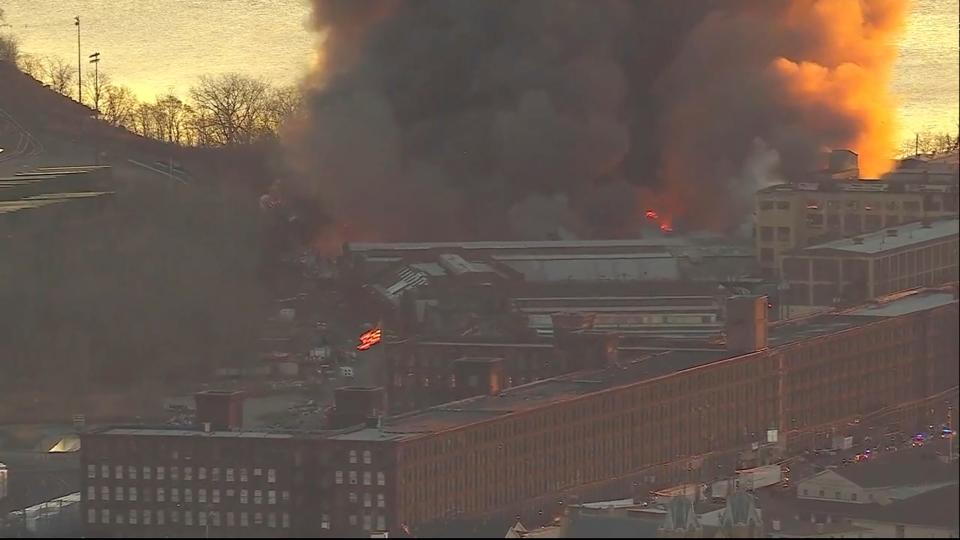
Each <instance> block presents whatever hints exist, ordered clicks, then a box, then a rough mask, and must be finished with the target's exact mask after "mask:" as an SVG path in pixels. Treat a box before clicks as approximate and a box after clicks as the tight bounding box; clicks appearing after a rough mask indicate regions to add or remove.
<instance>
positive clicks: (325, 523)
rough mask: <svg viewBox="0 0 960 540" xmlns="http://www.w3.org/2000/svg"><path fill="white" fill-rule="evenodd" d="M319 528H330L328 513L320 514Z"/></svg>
mask: <svg viewBox="0 0 960 540" xmlns="http://www.w3.org/2000/svg"><path fill="white" fill-rule="evenodd" d="M320 528H321V529H327V530H330V514H320Z"/></svg>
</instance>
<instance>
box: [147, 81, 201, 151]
mask: <svg viewBox="0 0 960 540" xmlns="http://www.w3.org/2000/svg"><path fill="white" fill-rule="evenodd" d="M151 113H152V115H153V126H154V130H155V133H154V137H155V138H157V139H160V140H161V141H166V142H171V143H174V144H184V145H185V144H190V143H191V142H192V140H193V137H192V136H191V134H190V133H189V131H190V130H189V127H190V126H192V123H191V122H190V117H191V116H192V114H193V110H192V109H191V108H190V106H189V105H187V104H185V103H184V102H183V101H181V100H180V98H178V97H177V96H175V95H173V94H167V95H165V96H160V97H158V98H157V102H156V103H155V104H154V105H153V106H152V107H151Z"/></svg>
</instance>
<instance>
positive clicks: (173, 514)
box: [170, 510, 180, 523]
mask: <svg viewBox="0 0 960 540" xmlns="http://www.w3.org/2000/svg"><path fill="white" fill-rule="evenodd" d="M170 523H180V511H179V510H170Z"/></svg>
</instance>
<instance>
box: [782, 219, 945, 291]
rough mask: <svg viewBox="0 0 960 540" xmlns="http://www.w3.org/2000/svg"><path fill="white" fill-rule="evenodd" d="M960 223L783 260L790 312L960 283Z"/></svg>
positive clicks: (922, 226)
mask: <svg viewBox="0 0 960 540" xmlns="http://www.w3.org/2000/svg"><path fill="white" fill-rule="evenodd" d="M958 242H960V220H958V219H957V218H945V219H940V220H931V221H917V222H913V223H908V224H904V225H898V226H896V227H890V228H888V229H884V230H880V231H876V232H873V233H870V234H866V235H861V236H855V237H853V238H845V239H842V240H834V241H832V242H826V243H823V244H818V245H815V246H810V247H807V248H804V249H800V250H796V251H793V252H790V253H787V254H785V255H784V256H783V257H781V272H780V275H781V276H782V277H783V280H784V281H785V282H786V283H787V285H788V294H787V295H786V304H788V305H790V306H833V305H837V304H847V305H850V304H856V303H860V302H864V301H866V300H867V299H870V298H877V297H880V296H884V295H887V294H890V293H892V292H896V291H902V290H906V289H912V288H916V287H925V286H927V287H929V286H936V285H942V284H945V283H952V282H955V281H957V280H958V278H960V262H958V257H960V251H958V247H960V243H958Z"/></svg>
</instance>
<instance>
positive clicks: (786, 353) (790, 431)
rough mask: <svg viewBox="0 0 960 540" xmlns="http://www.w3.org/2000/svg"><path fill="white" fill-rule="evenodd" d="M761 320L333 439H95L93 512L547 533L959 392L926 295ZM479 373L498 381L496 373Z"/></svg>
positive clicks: (330, 530) (332, 526)
mask: <svg viewBox="0 0 960 540" xmlns="http://www.w3.org/2000/svg"><path fill="white" fill-rule="evenodd" d="M763 304H765V302H764V300H763V299H762V298H761V299H757V298H745V299H742V300H738V301H735V302H733V303H732V304H731V308H730V309H733V310H735V311H737V314H736V316H734V317H730V318H729V319H728V320H729V321H731V322H730V323H728V327H727V329H726V342H727V347H728V349H729V350H728V351H724V350H713V349H709V350H708V349H700V350H685V351H681V350H677V351H672V352H667V353H658V354H649V355H646V356H643V357H639V358H634V359H629V360H627V359H624V358H619V357H618V356H616V355H611V356H603V355H599V356H596V357H595V362H591V363H587V364H583V365H582V366H581V367H580V368H579V369H578V370H577V371H576V372H573V373H568V374H566V375H561V376H556V377H551V378H547V379H545V380H541V381H536V382H532V383H528V384H525V385H518V386H514V387H512V388H500V387H497V386H496V385H495V384H494V383H493V381H495V380H496V379H495V378H494V377H491V378H483V377H481V376H480V375H477V381H478V384H477V386H476V387H475V388H472V389H471V391H470V393H471V394H472V397H467V398H465V399H460V400H458V401H453V402H449V403H445V404H442V405H438V406H434V407H431V408H428V409H424V410H419V411H415V412H411V413H408V414H402V415H395V416H392V417H388V418H384V419H382V420H377V421H375V422H367V423H366V424H365V425H359V426H354V427H350V428H345V429H341V430H339V431H330V432H319V433H300V434H296V433H291V434H282V433H249V432H243V431H235V432H216V433H204V432H202V431H201V432H191V431H183V432H176V433H171V432H170V430H123V429H119V430H118V429H112V430H111V429H108V430H103V431H99V432H95V433H91V434H88V435H87V436H86V437H85V440H84V444H83V452H84V456H83V463H84V472H85V473H86V475H85V476H86V479H85V484H84V494H85V499H84V504H85V505H86V506H85V508H84V515H85V516H86V517H87V519H88V527H90V531H91V532H96V533H99V534H104V535H107V536H115V535H124V536H146V535H157V534H161V535H170V536H183V535H187V534H192V535H197V534H203V533H207V532H208V531H209V534H210V535H215V536H216V535H221V534H222V535H233V536H254V535H260V536H263V535H271V536H296V535H307V534H310V535H316V536H324V535H331V536H369V535H370V534H372V533H374V532H376V531H388V532H389V533H391V534H398V533H404V532H408V531H409V532H412V533H413V534H415V535H421V536H426V535H429V534H430V533H429V531H430V527H433V526H437V524H445V523H447V524H450V523H460V522H464V521H466V520H469V519H474V518H480V517H483V516H490V515H505V516H508V517H509V519H508V521H510V520H512V521H510V522H515V516H517V515H523V516H532V517H533V518H534V519H535V518H536V517H537V516H540V517H541V518H543V519H549V517H550V516H551V515H552V514H553V513H554V512H556V511H558V509H559V508H561V507H562V504H563V502H564V500H565V499H566V498H568V497H570V496H576V495H581V494H588V493H589V494H591V495H599V496H602V497H607V498H613V497H616V496H618V495H619V496H624V495H626V496H629V495H630V494H633V493H635V491H636V490H637V486H639V485H656V484H659V485H660V486H661V487H662V486H665V485H675V482H676V481H677V480H682V481H710V480H712V479H714V478H713V476H714V475H716V474H717V464H716V463H715V462H714V461H711V459H712V457H713V456H715V455H717V454H720V453H722V451H725V450H737V449H744V448H746V449H750V448H754V447H758V446H762V445H764V444H765V443H768V442H773V441H776V442H777V444H778V445H780V446H781V447H785V448H787V449H796V448H803V447H808V446H814V445H816V444H817V442H816V440H815V438H816V436H817V435H818V434H820V433H829V432H830V428H831V426H832V425H846V424H847V423H848V422H850V421H851V420H853V419H857V418H860V417H862V416H863V415H867V414H870V413H872V412H875V411H879V410H883V409H884V408H885V407H890V406H892V405H897V404H900V403H905V402H911V401H916V400H918V399H922V398H924V397H926V396H930V395H934V394H936V393H937V392H939V391H940V389H942V388H943V387H944V385H950V384H954V385H955V381H954V382H953V383H951V382H950V381H944V380H942V379H941V377H940V376H939V374H941V373H944V370H948V369H950V368H949V367H947V366H949V365H950V364H951V363H952V364H954V365H955V364H956V358H957V354H958V351H957V350H956V340H952V341H951V340H947V339H946V337H945V336H946V335H947V334H945V332H948V331H949V330H947V329H948V328H950V327H951V326H950V325H953V326H952V328H953V329H955V328H956V325H957V301H956V298H955V297H954V295H953V294H950V293H943V292H918V293H916V294H914V295H913V296H911V297H907V298H898V299H896V300H892V301H890V302H888V303H885V304H878V305H873V306H867V307H864V308H860V309H857V310H851V311H848V312H843V313H832V314H826V315H821V316H817V317H813V318H810V319H804V320H800V321H793V322H786V323H780V324H777V325H773V326H772V327H770V329H769V334H768V333H767V321H766V320H765V319H764V317H763V314H764V313H765V312H766V311H765V310H764V309H762V306H763ZM758 306H760V307H758ZM954 331H955V330H954ZM932 341H937V344H934V343H932ZM941 341H942V342H943V343H940V342H941ZM478 360H482V359H478ZM472 365H473V368H474V369H477V370H479V371H477V373H487V374H488V375H491V374H493V375H495V374H496V373H497V372H498V369H497V368H496V366H497V362H489V361H477V362H474V363H473V364H472ZM483 370H486V371H483ZM480 381H488V382H487V383H485V384H481V383H480ZM360 390H363V392H364V393H368V392H370V391H371V390H370V389H360ZM954 390H955V389H954ZM364 403H366V402H364ZM118 467H119V469H118ZM145 467H146V468H145ZM186 467H189V468H190V472H189V475H190V476H189V480H188V479H187V477H186V475H187V472H186V470H187V469H186ZM199 467H203V468H204V473H203V474H204V477H203V478H202V479H201V478H200V476H199V474H200V472H199ZM213 468H217V475H218V477H217V479H216V480H214V479H213V474H214V473H213ZM174 470H176V473H174V472H173V471H174ZM257 470H259V471H260V473H259V475H258V474H257V473H256V472H255V471H257ZM131 471H132V473H131ZM147 471H149V472H147ZM160 471H163V472H160ZM131 474H133V478H131ZM228 474H230V475H231V476H230V478H232V480H228V477H227V475H228ZM145 475H149V476H148V477H145ZM241 475H242V476H241ZM244 479H245V480H244ZM131 488H134V489H135V491H134V493H135V495H133V497H134V499H135V500H133V501H131V500H130V499H131V491H130V490H131ZM118 489H119V492H118ZM173 489H177V490H178V491H177V495H176V497H177V498H178V499H179V505H182V506H178V503H177V502H175V501H172V500H171V497H172V496H173V495H172V491H171V490H173ZM185 489H189V490H190V497H191V501H192V502H190V503H187V502H185V497H186V494H185V492H184V490H185ZM201 489H202V490H204V491H203V500H202V501H201V500H200V498H199V497H200V496H201V495H200V491H199V490H201ZM214 489H216V490H218V492H217V495H216V497H217V499H216V500H217V501H219V502H215V500H214V494H213V490H214ZM159 490H162V491H159ZM227 490H231V491H230V492H229V494H228V492H227ZM240 490H244V491H243V492H241V491H240ZM118 493H120V495H118ZM161 493H162V494H161ZM271 493H272V495H271ZM147 494H149V495H147ZM147 497H148V498H147ZM145 511H147V512H148V514H144V512H145ZM158 511H159V512H160V514H159V515H162V516H163V517H162V518H158V513H157V512H158ZM185 512H186V513H185ZM198 512H201V513H202V514H203V515H204V518H202V519H203V520H204V521H203V524H202V525H200V521H199V520H200V519H201V518H199V517H198ZM212 512H216V514H212ZM228 513H229V515H231V516H232V517H231V518H229V519H231V521H230V522H229V523H232V525H228V524H227V523H228V521H227V520H228ZM118 515H119V516H122V517H120V518H118V517H117V516H118ZM145 515H149V516H150V517H149V518H145V517H144V516H145ZM241 515H245V516H246V517H245V518H242V517H241ZM133 516H136V517H133ZM173 516H176V517H173ZM187 516H190V517H187ZM270 516H273V517H272V518H271V517H270ZM145 519H148V520H149V521H148V522H146V523H145V521H144V520H145ZM158 519H162V520H163V521H162V523H160V524H158ZM241 519H245V521H244V522H241V521H240V520H241ZM524 519H525V520H526V519H527V518H526V517H524ZM173 520H176V521H173ZM187 520H189V524H188V523H187ZM218 523H219V525H217V524H218ZM242 523H246V525H243V524H242ZM271 524H272V525H271Z"/></svg>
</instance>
